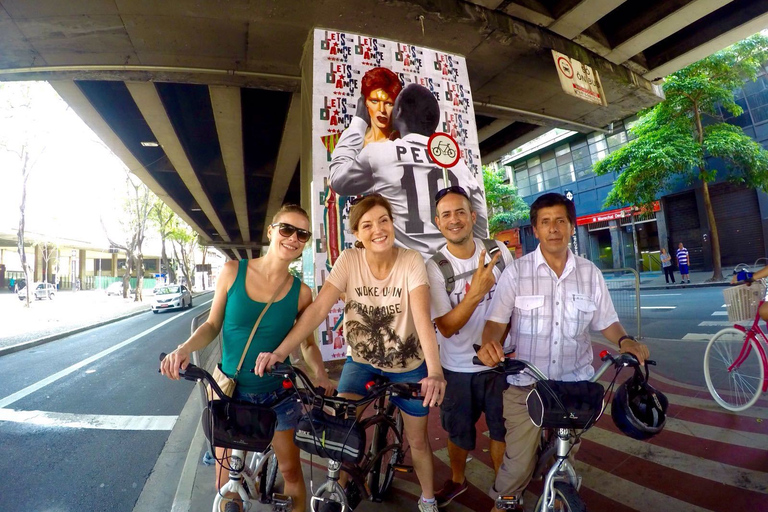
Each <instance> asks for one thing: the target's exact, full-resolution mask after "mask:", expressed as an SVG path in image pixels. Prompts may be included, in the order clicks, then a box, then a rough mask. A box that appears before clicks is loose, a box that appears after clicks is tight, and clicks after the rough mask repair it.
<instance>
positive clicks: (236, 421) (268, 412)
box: [202, 400, 277, 452]
mask: <svg viewBox="0 0 768 512" xmlns="http://www.w3.org/2000/svg"><path fill="white" fill-rule="evenodd" d="M202 422H203V431H204V432H205V437H206V438H207V439H208V442H209V443H211V445H213V446H216V447H219V448H231V449H233V450H245V451H249V452H263V451H265V450H266V449H267V447H268V446H269V444H270V443H271V442H272V437H273V436H274V434H275V425H276V424H277V415H276V414H275V411H273V410H272V409H271V408H269V407H267V406H264V405H256V404H252V403H249V402H240V401H236V400H211V401H209V402H208V406H207V407H206V408H205V409H204V410H203V418H202Z"/></svg>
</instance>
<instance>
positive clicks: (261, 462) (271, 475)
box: [160, 353, 293, 512]
mask: <svg viewBox="0 0 768 512" xmlns="http://www.w3.org/2000/svg"><path fill="white" fill-rule="evenodd" d="M165 355H166V354H164V353H163V354H160V360H161V361H162V360H163V359H164V358H165ZM179 375H180V376H181V377H182V378H184V379H186V380H189V381H192V382H200V381H202V382H205V383H208V384H209V385H210V386H211V389H212V390H213V392H214V393H216V395H217V396H218V397H219V399H220V400H222V401H224V402H226V403H230V404H231V403H238V401H237V400H234V399H232V398H230V397H228V396H227V395H225V394H224V393H223V392H222V391H221V388H220V387H219V386H218V384H217V383H216V380H215V379H214V378H213V376H212V375H211V374H210V373H208V372H207V371H206V370H204V369H203V368H200V367H199V366H195V365H194V364H192V363H190V364H188V365H187V367H186V369H184V370H181V369H179ZM290 398H291V397H290V396H288V395H286V396H285V397H283V398H282V399H281V400H279V401H278V402H277V403H275V404H273V405H272V407H275V406H277V405H279V404H280V403H282V402H283V401H284V400H287V399H290ZM210 441H211V440H210V439H209V442H210ZM211 453H214V451H213V449H211ZM250 453H251V458H250V461H249V462H248V463H247V464H246V461H245V458H246V452H245V451H244V450H237V449H233V450H231V455H230V462H229V463H228V464H226V465H225V464H222V466H224V467H225V469H228V470H229V480H228V481H227V483H226V484H224V486H222V488H221V489H219V490H218V492H217V493H216V496H215V497H214V500H213V505H212V507H211V511H212V512H220V511H221V504H222V503H224V512H240V510H241V507H240V506H239V503H242V510H249V509H250V508H251V505H252V503H253V502H254V501H255V500H258V502H259V503H262V504H266V505H272V509H273V511H274V512H291V510H292V509H293V500H292V498H291V497H290V496H286V495H284V494H280V493H276V492H273V491H274V487H275V481H276V479H277V469H278V462H277V456H276V455H275V453H274V451H273V450H272V446H271V444H270V445H269V446H268V447H267V449H266V450H264V451H263V452H260V451H253V452H250ZM230 493H231V494H236V495H238V496H239V501H238V500H236V499H232V498H227V497H226V496H227V494H230Z"/></svg>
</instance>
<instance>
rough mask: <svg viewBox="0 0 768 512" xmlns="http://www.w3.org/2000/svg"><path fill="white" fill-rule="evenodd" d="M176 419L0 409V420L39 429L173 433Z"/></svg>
mask: <svg viewBox="0 0 768 512" xmlns="http://www.w3.org/2000/svg"><path fill="white" fill-rule="evenodd" d="M177 418H178V416H125V415H105V414H70V413H63V412H47V411H20V410H14V409H0V421H10V422H13V423H26V424H28V425H37V426H40V427H51V428H77V429H98V430H167V431H171V430H173V425H174V424H175V423H176V419H177Z"/></svg>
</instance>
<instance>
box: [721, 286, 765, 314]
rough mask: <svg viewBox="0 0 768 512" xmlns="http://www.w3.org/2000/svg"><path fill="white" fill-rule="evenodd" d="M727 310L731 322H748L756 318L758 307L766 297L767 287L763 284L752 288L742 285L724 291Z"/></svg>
mask: <svg viewBox="0 0 768 512" xmlns="http://www.w3.org/2000/svg"><path fill="white" fill-rule="evenodd" d="M723 297H725V308H726V309H727V310H728V321H729V322H746V321H748V320H752V319H754V318H755V315H756V314H757V307H758V306H759V305H760V301H761V300H763V298H764V297H765V285H764V284H763V283H762V282H755V283H752V285H751V286H747V285H746V284H742V285H739V286H731V287H728V288H724V289H723Z"/></svg>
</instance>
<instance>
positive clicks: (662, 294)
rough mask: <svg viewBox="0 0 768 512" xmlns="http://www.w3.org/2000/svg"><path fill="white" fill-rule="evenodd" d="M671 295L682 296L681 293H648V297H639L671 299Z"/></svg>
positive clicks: (642, 295)
mask: <svg viewBox="0 0 768 512" xmlns="http://www.w3.org/2000/svg"><path fill="white" fill-rule="evenodd" d="M673 295H682V293H649V294H648V295H644V294H640V296H641V297H671V296H673Z"/></svg>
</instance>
